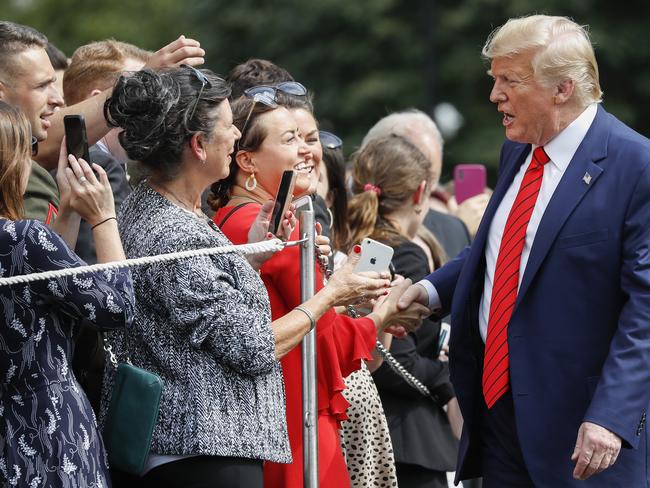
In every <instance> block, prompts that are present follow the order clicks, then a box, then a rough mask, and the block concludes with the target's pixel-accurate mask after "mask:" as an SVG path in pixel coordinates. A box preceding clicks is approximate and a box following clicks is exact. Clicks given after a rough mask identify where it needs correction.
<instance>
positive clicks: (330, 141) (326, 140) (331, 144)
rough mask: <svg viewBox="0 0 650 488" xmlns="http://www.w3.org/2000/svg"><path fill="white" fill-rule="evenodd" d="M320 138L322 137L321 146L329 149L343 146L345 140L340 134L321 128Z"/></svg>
mask: <svg viewBox="0 0 650 488" xmlns="http://www.w3.org/2000/svg"><path fill="white" fill-rule="evenodd" d="M318 138H319V139H320V143H321V146H323V147H326V148H328V149H340V148H341V146H343V141H342V140H341V138H340V137H339V136H337V135H336V134H332V133H331V132H327V131H326V130H319V131H318Z"/></svg>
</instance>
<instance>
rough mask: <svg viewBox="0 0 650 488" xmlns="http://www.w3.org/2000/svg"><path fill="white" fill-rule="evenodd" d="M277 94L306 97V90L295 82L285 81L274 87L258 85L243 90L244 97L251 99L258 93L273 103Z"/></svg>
mask: <svg viewBox="0 0 650 488" xmlns="http://www.w3.org/2000/svg"><path fill="white" fill-rule="evenodd" d="M278 92H282V93H284V94H286V95H293V96H294V97H304V96H305V95H307V88H305V86H304V85H303V84H302V83H298V82H297V81H285V82H282V83H278V84H277V85H275V86H271V85H258V86H253V87H251V88H247V89H246V90H244V95H246V96H247V97H253V96H254V95H256V94H258V93H265V94H267V96H268V97H269V98H271V99H273V101H277V100H276V96H277V94H278Z"/></svg>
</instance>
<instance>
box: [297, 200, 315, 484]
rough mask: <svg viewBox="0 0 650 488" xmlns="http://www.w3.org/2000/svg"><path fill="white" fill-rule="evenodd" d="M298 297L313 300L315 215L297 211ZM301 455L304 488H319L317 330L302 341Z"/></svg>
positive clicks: (305, 211)
mask: <svg viewBox="0 0 650 488" xmlns="http://www.w3.org/2000/svg"><path fill="white" fill-rule="evenodd" d="M298 218H299V222H300V237H301V238H307V239H306V240H305V241H304V242H303V243H302V245H301V247H300V293H301V300H302V302H305V301H306V300H309V299H310V298H311V297H313V296H314V289H315V275H314V267H315V248H314V211H313V210H311V209H309V210H300V211H299V216H298ZM302 416H303V422H304V423H303V430H302V455H303V484H304V488H318V399H317V394H316V330H315V329H314V330H312V331H311V332H309V333H308V334H307V335H306V336H305V337H304V339H303V340H302Z"/></svg>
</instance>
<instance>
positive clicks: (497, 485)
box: [481, 390, 535, 488]
mask: <svg viewBox="0 0 650 488" xmlns="http://www.w3.org/2000/svg"><path fill="white" fill-rule="evenodd" d="M481 421H482V426H481V444H482V446H481V448H482V455H483V488H528V487H533V488H534V486H535V485H534V484H533V482H532V480H531V479H530V476H529V475H528V469H527V468H526V464H525V462H524V455H523V453H522V451H521V446H520V445H519V438H518V437H517V426H516V425H515V409H514V405H513V403H512V393H511V392H510V391H509V390H508V392H506V393H505V394H504V395H503V396H502V397H501V398H499V400H497V402H496V403H495V404H494V405H493V406H492V408H491V409H489V410H488V409H487V407H485V406H484V409H483V413H482V419H481Z"/></svg>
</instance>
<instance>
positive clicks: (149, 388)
mask: <svg viewBox="0 0 650 488" xmlns="http://www.w3.org/2000/svg"><path fill="white" fill-rule="evenodd" d="M106 350H107V352H108V354H109V355H110V360H111V363H112V364H113V365H114V366H116V367H117V371H116V373H115V378H114V380H113V392H112V394H111V401H110V404H109V406H108V413H107V416H106V423H105V425H104V432H103V437H104V446H105V447H106V451H107V453H108V462H109V464H110V466H111V467H114V468H117V469H119V470H121V471H124V472H126V473H130V474H135V475H139V474H140V473H142V470H143V469H144V465H145V463H146V461H147V457H148V456H149V450H150V448H151V437H152V435H153V429H154V427H155V426H156V421H157V420H158V412H159V410H160V396H161V394H162V388H163V382H162V380H161V379H160V377H159V376H158V375H156V374H154V373H151V372H149V371H146V370H144V369H142V368H138V367H136V366H133V365H132V364H130V362H127V363H119V364H117V361H116V359H115V356H114V354H113V353H112V351H111V350H110V346H108V348H107V349H106Z"/></svg>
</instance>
